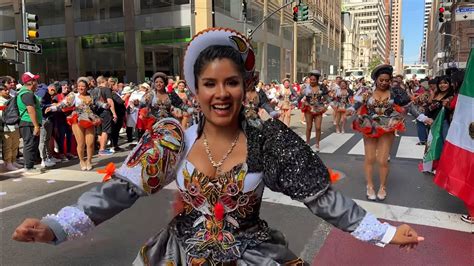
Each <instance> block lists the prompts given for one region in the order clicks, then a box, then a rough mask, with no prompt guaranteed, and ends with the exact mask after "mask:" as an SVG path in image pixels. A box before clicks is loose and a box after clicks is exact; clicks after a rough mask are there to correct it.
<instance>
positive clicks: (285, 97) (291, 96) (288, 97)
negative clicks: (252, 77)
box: [278, 87, 297, 111]
mask: <svg viewBox="0 0 474 266" xmlns="http://www.w3.org/2000/svg"><path fill="white" fill-rule="evenodd" d="M296 97H297V94H296V92H295V91H294V90H293V89H292V88H288V89H287V88H284V87H282V88H281V90H280V97H279V103H278V106H279V107H280V109H282V110H285V111H286V110H290V109H291V108H292V106H293V105H296V102H293V101H294V100H295V98H296Z"/></svg>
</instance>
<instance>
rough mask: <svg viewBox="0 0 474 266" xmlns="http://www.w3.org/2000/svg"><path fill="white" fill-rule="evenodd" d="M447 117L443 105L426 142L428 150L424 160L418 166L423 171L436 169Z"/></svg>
mask: <svg viewBox="0 0 474 266" xmlns="http://www.w3.org/2000/svg"><path fill="white" fill-rule="evenodd" d="M445 117H446V110H445V109H444V107H443V108H442V109H441V111H440V112H439V113H438V115H437V116H436V119H435V120H434V121H433V124H432V125H431V128H430V133H429V134H428V140H427V144H426V145H427V147H428V150H427V151H426V153H425V156H424V157H423V162H422V163H421V164H420V165H419V166H418V168H419V170H420V171H421V172H433V170H434V169H435V167H434V166H435V165H434V162H435V161H437V160H439V158H440V157H441V151H442V150H443V136H442V132H443V121H444V119H445Z"/></svg>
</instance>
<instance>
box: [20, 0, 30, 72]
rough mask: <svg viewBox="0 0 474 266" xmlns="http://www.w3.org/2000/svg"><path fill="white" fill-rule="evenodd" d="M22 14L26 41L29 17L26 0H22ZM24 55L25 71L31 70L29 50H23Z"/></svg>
mask: <svg viewBox="0 0 474 266" xmlns="http://www.w3.org/2000/svg"><path fill="white" fill-rule="evenodd" d="M21 16H22V20H23V41H24V42H26V39H27V38H26V37H27V36H26V29H27V27H28V25H27V24H28V23H27V21H26V20H27V18H26V6H25V0H21ZM23 56H24V57H25V72H28V71H30V56H29V54H28V53H27V52H23Z"/></svg>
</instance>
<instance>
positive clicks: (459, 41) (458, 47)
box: [441, 33, 461, 67]
mask: <svg viewBox="0 0 474 266" xmlns="http://www.w3.org/2000/svg"><path fill="white" fill-rule="evenodd" d="M441 35H445V36H449V37H452V38H455V39H456V46H457V62H458V65H457V67H460V62H459V54H460V53H461V38H460V37H459V36H457V35H454V34H449V33H441Z"/></svg>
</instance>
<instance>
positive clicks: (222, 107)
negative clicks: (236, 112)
mask: <svg viewBox="0 0 474 266" xmlns="http://www.w3.org/2000/svg"><path fill="white" fill-rule="evenodd" d="M229 107H230V104H216V105H214V108H217V109H227V108H229Z"/></svg>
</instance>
